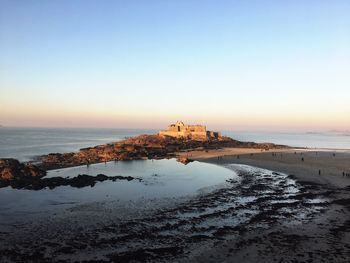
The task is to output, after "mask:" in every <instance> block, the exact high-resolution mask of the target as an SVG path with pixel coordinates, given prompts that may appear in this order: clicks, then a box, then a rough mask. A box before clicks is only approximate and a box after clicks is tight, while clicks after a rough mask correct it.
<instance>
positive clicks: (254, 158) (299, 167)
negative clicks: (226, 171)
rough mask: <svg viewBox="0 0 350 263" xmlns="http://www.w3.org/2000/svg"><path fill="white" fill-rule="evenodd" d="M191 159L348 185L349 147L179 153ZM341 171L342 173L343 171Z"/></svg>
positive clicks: (323, 182)
mask: <svg viewBox="0 0 350 263" xmlns="http://www.w3.org/2000/svg"><path fill="white" fill-rule="evenodd" d="M179 154H180V155H181V156H188V157H189V158H192V159H194V160H198V161H204V162H210V163H216V164H225V163H238V164H246V165H252V166H256V167H261V168H265V169H269V170H273V171H279V172H283V173H287V174H289V175H293V176H295V177H296V178H297V179H298V180H299V181H312V182H315V183H321V184H328V185H331V186H334V187H346V186H349V185H350V176H345V175H346V174H350V150H336V149H312V150H307V149H300V148H297V149H293V148H291V149H273V150H270V151H263V150H260V149H249V148H224V149H218V150H208V151H191V152H186V153H179ZM343 173H344V175H343Z"/></svg>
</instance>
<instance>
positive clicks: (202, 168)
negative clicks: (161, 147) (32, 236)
mask: <svg viewBox="0 0 350 263" xmlns="http://www.w3.org/2000/svg"><path fill="white" fill-rule="evenodd" d="M78 174H88V175H93V176H95V175H97V174H105V175H107V176H116V175H121V176H132V177H134V178H135V179H134V180H131V181H126V180H117V181H104V182H97V183H96V184H95V185H94V186H93V187H83V188H73V187H71V186H61V187H57V188H54V189H48V188H45V189H42V190H38V191H35V190H16V189H12V188H11V187H7V188H2V189H0V211H1V215H0V223H5V222H7V221H8V222H12V223H13V222H14V220H15V221H16V220H20V221H22V220H24V219H25V218H28V217H30V216H35V215H36V216H38V215H39V214H42V213H48V212H53V211H54V212H57V211H59V209H67V208H70V207H72V206H77V205H83V204H88V203H93V202H94V203H96V202H109V201H118V202H128V201H137V200H146V199H150V200H154V199H167V198H168V199H169V198H180V197H191V196H195V195H198V194H201V193H208V192H211V191H213V190H214V189H218V188H220V187H224V186H225V184H226V180H228V179H237V180H238V176H237V174H236V172H234V171H232V170H229V169H226V168H223V167H220V166H217V165H213V164H207V163H200V162H192V163H189V164H187V165H184V164H181V163H178V162H176V160H175V159H169V160H166V159H165V160H153V161H152V160H137V161H124V162H108V163H102V164H94V165H89V166H78V167H71V168H64V169H57V170H51V171H49V172H48V174H47V176H46V177H58V176H59V177H75V176H77V175H78Z"/></svg>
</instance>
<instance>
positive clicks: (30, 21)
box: [0, 0, 350, 130]
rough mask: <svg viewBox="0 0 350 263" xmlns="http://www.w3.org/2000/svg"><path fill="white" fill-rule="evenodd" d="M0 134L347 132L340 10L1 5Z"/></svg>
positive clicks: (327, 4)
mask: <svg viewBox="0 0 350 263" xmlns="http://www.w3.org/2000/svg"><path fill="white" fill-rule="evenodd" d="M0 91H1V94H0V95H1V97H0V123H2V124H5V125H14V126H93V127H160V126H163V125H165V124H167V123H169V122H172V121H175V120H176V119H182V120H184V121H188V122H196V123H206V124H207V125H209V126H210V127H215V128H220V129H233V130H234V129H242V130H244V129H246V130H252V129H254V130H255V129H259V130H261V129H267V130H290V129H296V130H299V129H300V130H310V129H311V130H317V129H350V103H349V100H350V1H336V0H335V1H330V0H329V1H322V0H319V1H312V0H308V1H305V0H304V1H243V0H242V1H233V0H232V1H203V0H202V1H199V0H198V1H178V0H176V1H175V0H174V1H145V0H144V1H132V0H130V1H97V0H96V1H77V0H74V1H64V0H62V1H38V0H37V1H29V0H26V1H15V0H12V1H4V0H0Z"/></svg>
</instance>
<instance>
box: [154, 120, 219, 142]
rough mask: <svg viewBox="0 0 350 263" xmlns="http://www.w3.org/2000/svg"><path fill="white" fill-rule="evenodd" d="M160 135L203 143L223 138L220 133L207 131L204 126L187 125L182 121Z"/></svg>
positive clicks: (170, 126)
mask: <svg viewBox="0 0 350 263" xmlns="http://www.w3.org/2000/svg"><path fill="white" fill-rule="evenodd" d="M159 135H160V136H170V137H176V138H185V139H192V140H201V141H203V140H210V139H219V138H220V137H221V134H220V133H219V132H212V131H207V128H206V127H205V126H203V125H187V124H184V123H183V122H182V121H177V122H176V123H175V124H171V125H169V126H168V129H167V130H165V131H160V132H159Z"/></svg>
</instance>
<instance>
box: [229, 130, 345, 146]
mask: <svg viewBox="0 0 350 263" xmlns="http://www.w3.org/2000/svg"><path fill="white" fill-rule="evenodd" d="M223 134H224V135H227V136H230V137H231V138H234V139H237V140H240V141H252V142H272V143H276V144H283V145H289V146H293V147H308V148H330V149H350V134H344V133H336V132H334V133H333V132H325V133H282V132H230V131H227V132H223Z"/></svg>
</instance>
